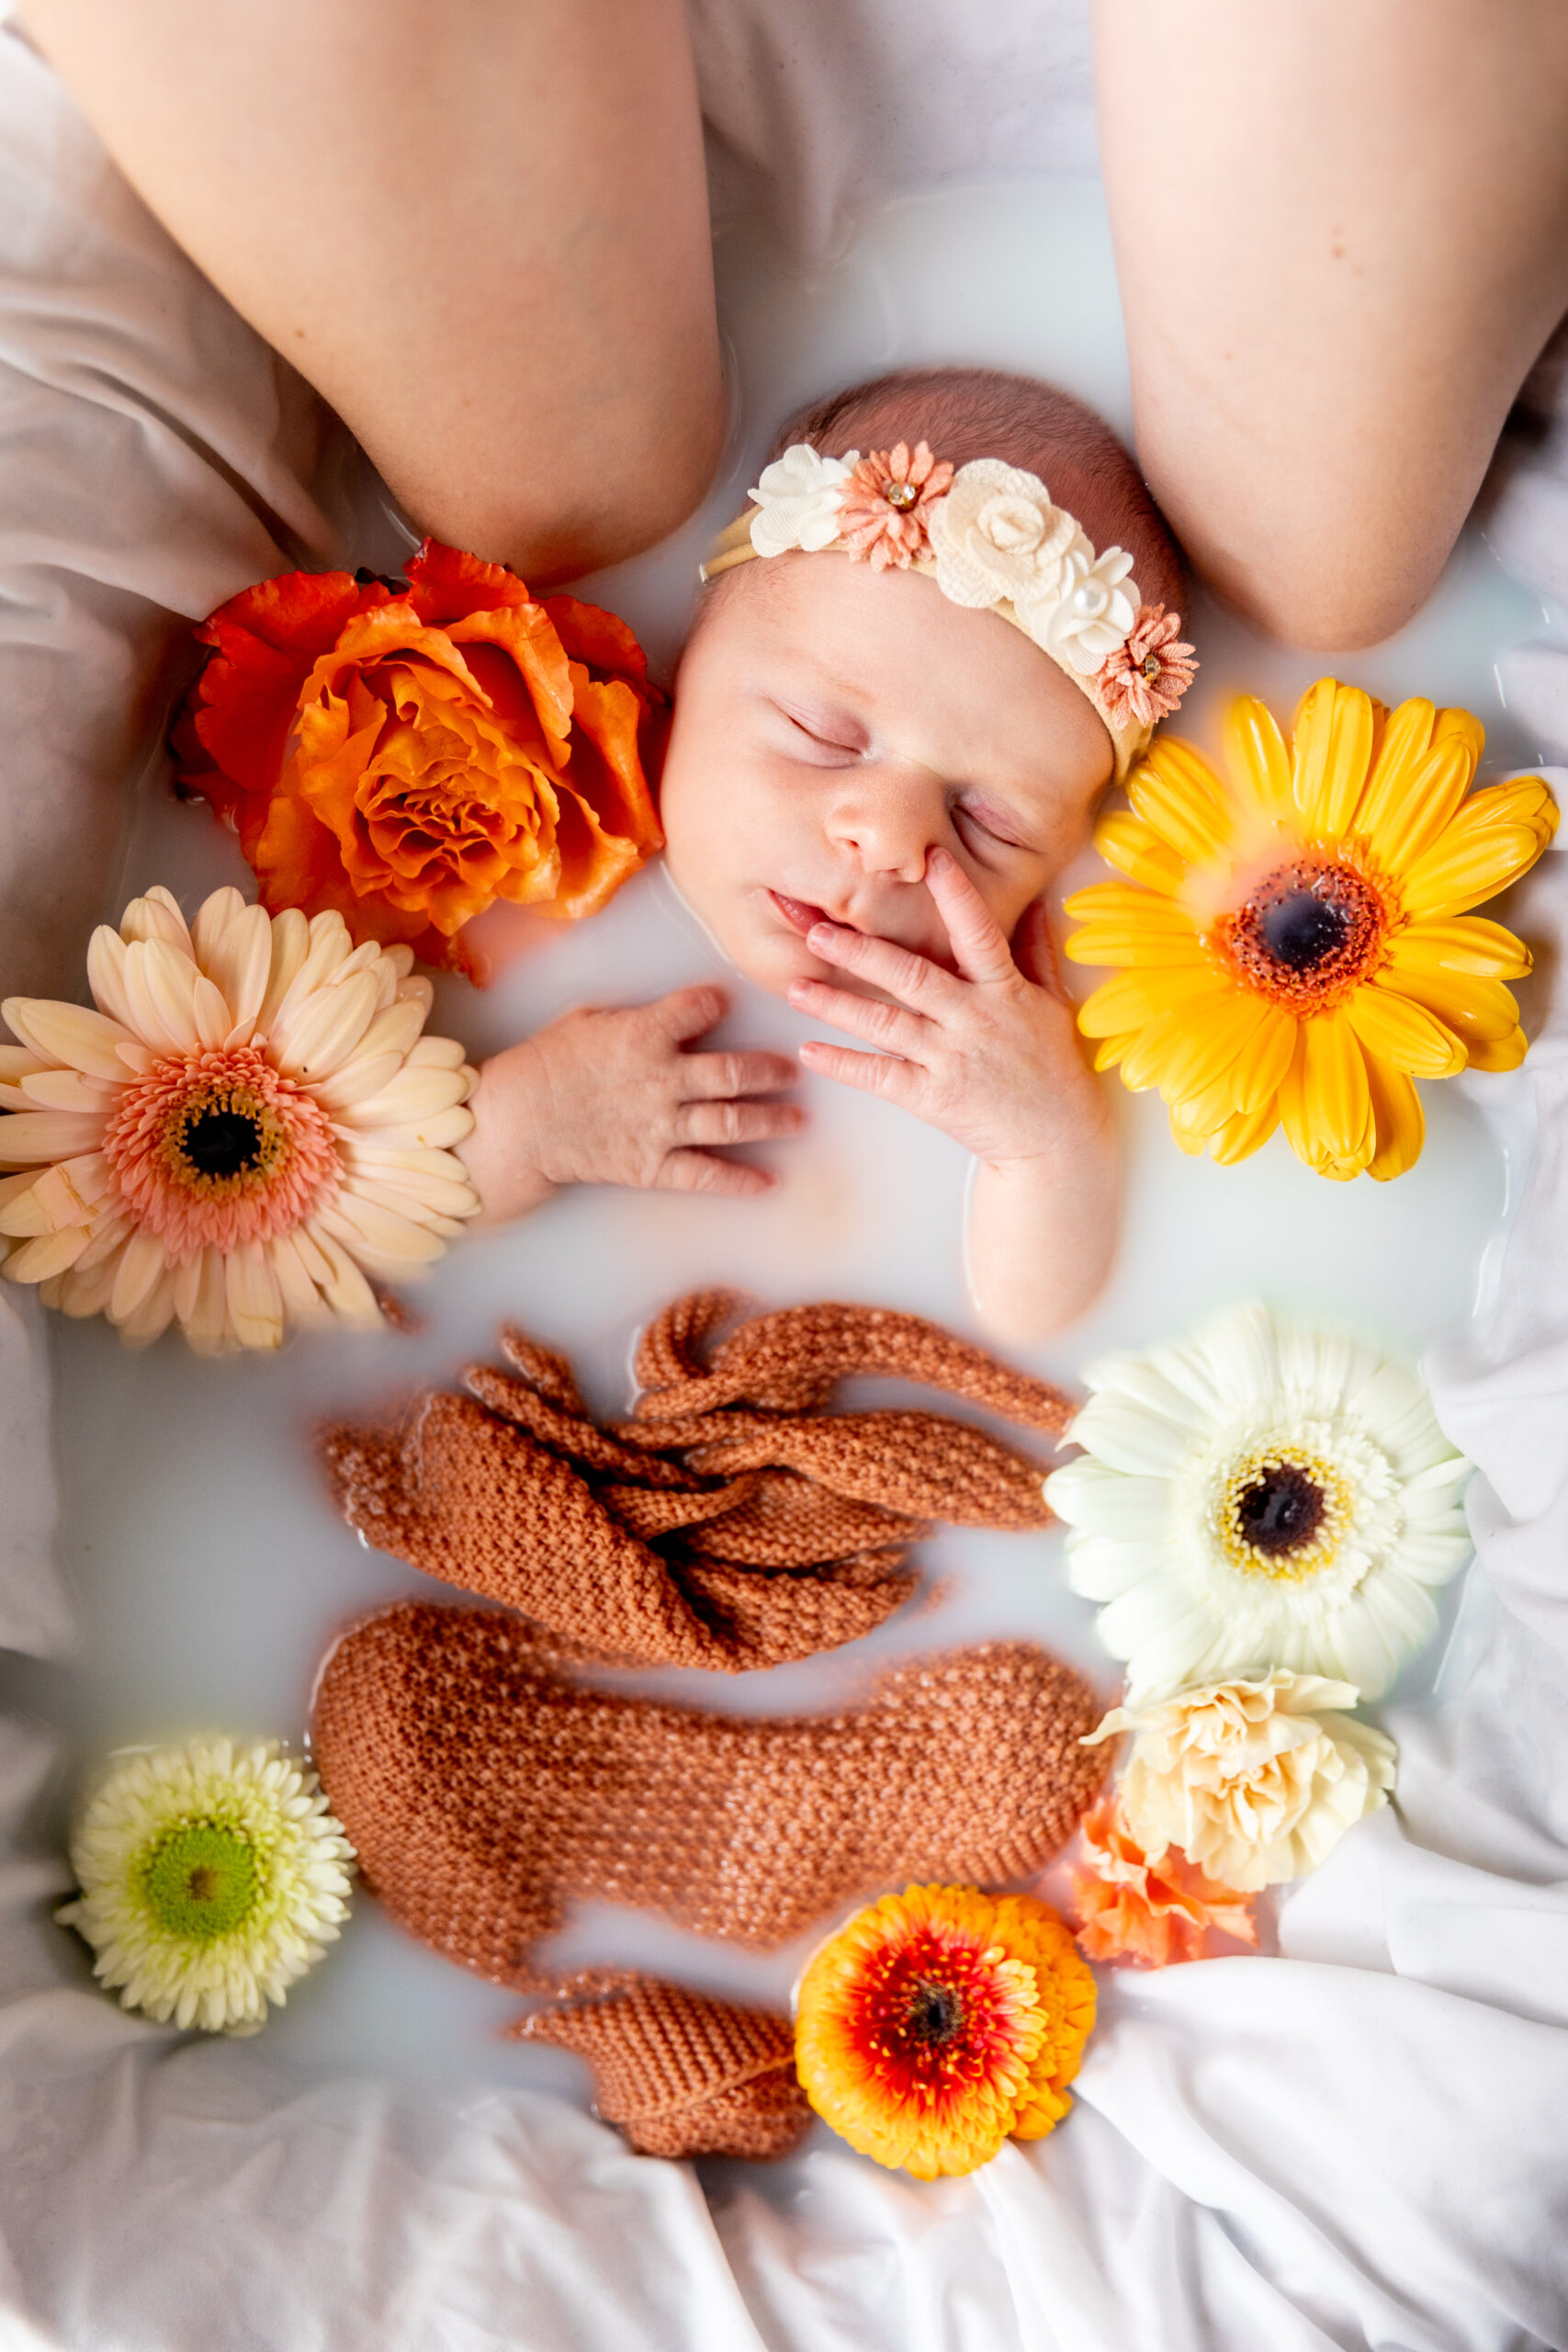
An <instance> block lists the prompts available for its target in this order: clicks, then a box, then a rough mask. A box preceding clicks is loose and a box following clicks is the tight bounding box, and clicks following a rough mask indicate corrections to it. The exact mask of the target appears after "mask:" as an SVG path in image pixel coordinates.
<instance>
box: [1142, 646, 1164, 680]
mask: <svg viewBox="0 0 1568 2352" xmlns="http://www.w3.org/2000/svg"><path fill="white" fill-rule="evenodd" d="M1138 668H1139V670H1140V671H1141V673H1143V675H1144V676H1145V678H1146V679H1147V680H1148V682H1149V684H1150V685H1153V684H1154V682H1155V680H1156V678H1157V677H1158V676H1159V673H1160V658H1159V655H1158V654H1157V653H1145V656H1144V658H1143V660H1142V661H1141V662H1139V664H1138Z"/></svg>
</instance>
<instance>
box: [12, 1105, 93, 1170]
mask: <svg viewBox="0 0 1568 2352" xmlns="http://www.w3.org/2000/svg"><path fill="white" fill-rule="evenodd" d="M106 1125H107V1121H106V1119H105V1118H104V1115H103V1114H102V1113H101V1112H100V1113H96V1114H92V1113H87V1112H82V1111H8V1112H6V1115H5V1117H4V1118H0V1168H25V1167H27V1166H28V1165H29V1164H30V1163H31V1162H33V1161H35V1160H39V1159H75V1158H76V1157H77V1155H78V1154H79V1153H83V1152H94V1151H96V1149H97V1148H98V1146H99V1145H100V1144H101V1143H102V1141H103V1139H104V1128H105V1126H106Z"/></svg>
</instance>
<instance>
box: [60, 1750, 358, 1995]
mask: <svg viewBox="0 0 1568 2352" xmlns="http://www.w3.org/2000/svg"><path fill="white" fill-rule="evenodd" d="M353 1854H354V1849H353V1848H352V1847H351V1846H350V1844H349V1842H348V1840H347V1838H345V1837H344V1834H343V1830H342V1828H341V1827H340V1826H339V1824H338V1823H337V1822H336V1821H334V1820H333V1816H332V1815H331V1814H330V1813H329V1812H328V1811H327V1807H326V1800H325V1798H324V1797H323V1796H322V1794H321V1789H320V1786H319V1785H318V1782H317V1780H316V1776H315V1774H314V1773H313V1772H311V1771H309V1770H303V1769H302V1768H301V1767H300V1766H299V1765H298V1764H294V1763H291V1762H290V1761H289V1759H288V1758H287V1757H286V1756H284V1755H283V1754H282V1752H281V1750H280V1749H279V1747H278V1744H277V1742H276V1740H275V1739H274V1740H265V1741H263V1742H260V1743H258V1744H257V1745H256V1746H254V1747H249V1748H236V1747H234V1746H233V1744H232V1743H231V1741H230V1740H227V1739H193V1740H189V1741H186V1743H185V1745H184V1746H182V1747H162V1748H139V1749H133V1750H131V1751H130V1752H129V1753H128V1754H125V1755H122V1756H118V1757H116V1758H114V1759H113V1760H112V1761H111V1763H110V1765H109V1768H108V1770H107V1773H106V1775H105V1777H104V1779H103V1780H102V1781H100V1783H99V1785H98V1787H97V1789H96V1792H95V1793H94V1795H93V1797H92V1800H91V1802H90V1803H89V1804H88V1805H87V1807H86V1810H85V1813H84V1814H83V1815H82V1818H81V1821H80V1823H79V1824H78V1826H77V1828H76V1833H75V1835H74V1837H73V1838H72V1840H71V1861H72V1867H73V1870H74V1871H75V1873H76V1882H77V1884H78V1885H79V1886H80V1888H81V1890H82V1892H81V1894H80V1896H79V1897H78V1899H77V1900H76V1901H75V1902H73V1903H68V1904H65V1905H63V1906H62V1908H61V1909H60V1910H59V1911H58V1912H57V1913H56V1914H55V1917H57V1918H58V1919H59V1920H60V1922H61V1924H62V1926H64V1927H71V1928H75V1929H76V1931H77V1933H78V1935H80V1936H82V1937H84V1938H85V1940H86V1941H87V1942H88V1943H89V1944H91V1946H92V1947H93V1951H94V1954H95V1958H94V1962H93V1973H94V1974H95V1975H96V1976H97V1977H98V1978H100V1979H101V1981H102V1982H103V1984H104V1985H107V1986H109V1987H110V1988H111V1989H112V1988H114V1987H118V1988H119V1996H120V2005H121V2007H124V2008H128V2009H143V2010H145V2011H146V2013H147V2015H148V2016H149V2017H152V2018H157V2019H158V2021H159V2023H160V2024H166V2023H168V2022H169V2021H170V2020H171V2019H172V2020H173V2022H174V2023H175V2025H178V2026H191V2025H197V2026H201V2027H203V2028H204V2029H205V2030H207V2031H208V2032H209V2033H233V2034H243V2033H254V2032H255V2031H256V2030H257V2028H258V2027H259V2026H261V2025H262V2024H263V2023H264V2022H265V2018H266V2012H267V2006H268V2004H269V2003H271V2004H273V2005H274V2006H275V2007H282V2005H283V2001H284V1998H285V1996H286V1995H287V1993H288V1987H289V1985H292V1984H294V1983H295V1982H296V1980H297V1979H298V1978H299V1977H301V1976H303V1975H304V1974H305V1973H306V1971H307V1970H308V1969H310V1968H313V1967H314V1966H315V1964H316V1962H317V1961H319V1960H320V1959H321V1956H322V1952H323V1951H324V1949H325V1947H326V1946H327V1945H328V1944H329V1943H333V1942H334V1941H335V1940H336V1939H337V1936H338V1933H339V1929H340V1926H341V1923H342V1921H343V1919H344V1917H346V1915H347V1911H348V1896H349V1889H350V1882H349V1870H350V1867H351V1864H352V1860H353Z"/></svg>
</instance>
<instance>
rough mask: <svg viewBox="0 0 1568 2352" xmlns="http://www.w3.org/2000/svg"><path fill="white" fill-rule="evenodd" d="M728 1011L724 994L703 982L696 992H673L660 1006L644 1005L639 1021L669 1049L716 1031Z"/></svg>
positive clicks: (672, 990) (693, 989)
mask: <svg viewBox="0 0 1568 2352" xmlns="http://www.w3.org/2000/svg"><path fill="white" fill-rule="evenodd" d="M726 1012H728V998H727V997H726V995H725V993H724V990H723V989H719V988H715V987H714V986H713V985H712V984H711V982H708V981H702V982H700V983H699V984H698V985H697V986H696V987H695V988H690V989H671V993H670V994H669V995H668V996H661V997H660V999H659V1001H658V1002H657V1003H655V1004H648V1005H644V1007H643V1008H642V1012H641V1013H640V1015H639V1016H638V1017H639V1018H640V1019H641V1020H643V1021H646V1022H647V1023H648V1025H649V1028H650V1029H651V1030H653V1031H654V1033H655V1034H656V1035H658V1036H660V1037H661V1038H663V1039H664V1040H665V1041H666V1043H668V1044H669V1045H671V1046H683V1045H686V1044H687V1043H688V1042H689V1041H690V1040H691V1039H692V1038H693V1037H705V1036H706V1035H707V1033H708V1031H709V1030H710V1029H716V1028H717V1026H718V1024H719V1023H720V1022H721V1021H722V1020H723V1019H724V1016H725V1013H726Z"/></svg>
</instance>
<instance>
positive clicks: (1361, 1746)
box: [1091, 1668, 1397, 1894]
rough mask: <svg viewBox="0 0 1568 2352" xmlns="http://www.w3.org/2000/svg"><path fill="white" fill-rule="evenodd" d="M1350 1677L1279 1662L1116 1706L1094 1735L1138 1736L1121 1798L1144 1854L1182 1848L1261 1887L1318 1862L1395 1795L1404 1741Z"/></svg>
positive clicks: (1226, 1878) (1206, 1867) (1242, 1882)
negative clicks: (1366, 1711) (1373, 1713)
mask: <svg viewBox="0 0 1568 2352" xmlns="http://www.w3.org/2000/svg"><path fill="white" fill-rule="evenodd" d="M1356 1699H1357V1692H1356V1691H1355V1689H1354V1688H1353V1686H1352V1685H1351V1684H1349V1683H1348V1682H1331V1681H1329V1680H1328V1679H1326V1678H1325V1677H1324V1676H1322V1675H1317V1674H1292V1673H1290V1672H1288V1671H1287V1670H1286V1669H1285V1668H1276V1670H1275V1671H1274V1672H1273V1673H1272V1674H1269V1675H1267V1676H1265V1677H1264V1678H1263V1679H1262V1680H1260V1681H1254V1682H1244V1681H1235V1682H1214V1683H1209V1684H1206V1685H1205V1686H1204V1687H1203V1688H1202V1689H1201V1690H1195V1691H1179V1692H1178V1694H1177V1695H1176V1696H1175V1697H1174V1698H1171V1699H1166V1700H1163V1701H1161V1702H1159V1704H1157V1705H1156V1706H1151V1707H1144V1708H1134V1707H1116V1708H1113V1709H1112V1711H1111V1713H1110V1714H1108V1715H1107V1716H1106V1718H1105V1720H1104V1722H1103V1723H1102V1724H1100V1728H1099V1730H1098V1731H1097V1732H1095V1733H1093V1734H1092V1735H1091V1738H1092V1740H1095V1741H1098V1740H1102V1739H1109V1738H1111V1736H1113V1735H1114V1734H1115V1733H1117V1732H1121V1731H1130V1732H1132V1733H1134V1735H1135V1736H1134V1742H1133V1752H1132V1755H1131V1757H1130V1758H1129V1760H1128V1763H1127V1766H1126V1770H1124V1772H1123V1774H1122V1782H1121V1796H1122V1811H1123V1813H1124V1814H1125V1815H1126V1819H1127V1824H1128V1826H1129V1827H1130V1828H1131V1830H1132V1832H1133V1835H1134V1837H1135V1838H1136V1839H1137V1840H1138V1843H1139V1844H1140V1845H1141V1846H1142V1847H1143V1849H1144V1850H1145V1854H1146V1855H1148V1856H1149V1857H1150V1859H1151V1860H1156V1861H1157V1860H1159V1859H1160V1857H1161V1856H1162V1855H1163V1854H1164V1853H1165V1851H1166V1849H1167V1848H1168V1847H1171V1846H1179V1848H1180V1849H1181V1851H1182V1852H1183V1853H1184V1854H1185V1855H1186V1856H1187V1858H1188V1860H1190V1861H1192V1862H1195V1863H1196V1864H1197V1865H1198V1867H1199V1869H1200V1870H1201V1871H1204V1872H1206V1873H1207V1875H1208V1876H1209V1877H1210V1878H1212V1879H1218V1880H1221V1881H1223V1882H1224V1884H1225V1885H1227V1886H1232V1887H1235V1888H1236V1889H1237V1890H1239V1891H1240V1892H1241V1893H1242V1894H1253V1893H1256V1891H1257V1890H1258V1888H1259V1887H1262V1886H1273V1885H1276V1884H1278V1883H1280V1882H1281V1881H1283V1880H1286V1879H1292V1878H1299V1877H1300V1876H1301V1875H1302V1873H1303V1871H1313V1870H1315V1869H1316V1868H1317V1866H1318V1864H1319V1863H1320V1862H1321V1861H1323V1860H1325V1857H1326V1856H1327V1855H1328V1854H1329V1853H1330V1852H1331V1851H1332V1849H1334V1847H1336V1846H1337V1844H1338V1842H1339V1840H1340V1838H1342V1837H1343V1836H1344V1834H1345V1832H1346V1830H1347V1829H1348V1828H1349V1827H1350V1826H1351V1825H1352V1824H1353V1823H1355V1822H1358V1821H1360V1820H1361V1819H1363V1818H1364V1816H1365V1815H1367V1814H1369V1813H1374V1812H1375V1811H1376V1810H1377V1808H1378V1806H1379V1805H1382V1804H1387V1803H1388V1793H1389V1791H1390V1790H1391V1789H1392V1788H1393V1772H1394V1758H1395V1756H1396V1754H1397V1750H1396V1749H1395V1747H1394V1745H1393V1740H1392V1739H1389V1738H1387V1737H1386V1736H1385V1735H1384V1734H1383V1733H1382V1732H1381V1731H1374V1730H1373V1729H1372V1728H1371V1724H1363V1723H1359V1722H1357V1721H1356V1719H1355V1718H1354V1717H1353V1716H1351V1715H1348V1714H1342V1713H1336V1712H1325V1711H1332V1710H1337V1709H1340V1708H1344V1707H1353V1706H1354V1705H1355V1703H1356Z"/></svg>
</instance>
